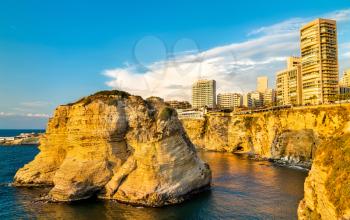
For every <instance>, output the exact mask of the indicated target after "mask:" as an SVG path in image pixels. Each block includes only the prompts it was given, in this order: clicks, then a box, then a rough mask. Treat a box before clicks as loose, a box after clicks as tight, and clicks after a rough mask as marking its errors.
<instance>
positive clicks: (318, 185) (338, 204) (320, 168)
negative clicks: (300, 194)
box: [298, 124, 350, 220]
mask: <svg viewBox="0 0 350 220" xmlns="http://www.w3.org/2000/svg"><path fill="white" fill-rule="evenodd" d="M304 192H305V193H304V199H303V200H302V201H301V202H300V204H299V208H298V217H299V219H300V220H318V219H324V220H336V219H350V124H348V125H346V127H344V129H343V130H342V131H339V133H337V134H336V135H334V137H333V138H329V139H328V140H327V141H325V142H323V143H322V144H321V145H320V146H319V147H318V149H317V151H316V156H315V160H314V162H313V164H312V168H311V170H310V172H309V175H308V177H307V178H306V181H305V183H304Z"/></svg>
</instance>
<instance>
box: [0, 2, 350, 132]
mask: <svg viewBox="0 0 350 220" xmlns="http://www.w3.org/2000/svg"><path fill="white" fill-rule="evenodd" d="M317 17H332V18H335V19H337V20H338V19H339V21H338V34H339V37H338V39H339V45H340V46H341V48H340V50H339V60H340V67H341V70H342V69H344V68H349V67H350V64H349V60H350V44H349V42H350V25H349V23H350V20H349V19H350V4H349V1H348V0H337V1H332V2H331V4H330V2H329V0H328V1H326V0H309V1H305V0H304V1H301V0H295V1H293V4H285V3H284V2H283V1H277V0H276V1H239V2H238V1H215V3H214V2H213V1H147V2H141V1H140V2H138V1H80V0H79V1H78V0H75V1H65V0H61V1H34V0H26V1H24V0H17V1H13V0H0V100H1V102H0V128H43V127H45V124H46V121H47V118H48V117H49V116H50V115H52V113H53V110H54V109H55V107H56V106H57V105H59V104H63V103H67V102H71V101H74V100H76V99H78V98H79V97H81V96H85V95H88V94H90V93H93V92H95V91H98V90H103V89H111V88H117V89H124V90H127V91H129V92H131V93H135V94H139V95H142V96H144V97H147V96H149V95H158V96H162V97H164V98H166V99H175V98H176V99H189V94H190V84H191V80H194V79H197V78H203V77H204V78H215V79H217V81H218V89H219V92H220V91H239V92H246V91H249V90H252V89H254V86H255V77H256V76H258V75H268V76H269V79H270V85H271V86H273V81H274V78H273V77H274V74H275V72H276V71H277V70H280V69H283V68H284V66H285V64H284V63H285V61H284V60H285V57H286V56H290V55H298V54H299V48H298V46H299V45H298V29H299V28H300V26H301V25H302V24H304V23H306V22H308V21H310V20H312V19H314V18H317ZM348 39H349V40H348Z"/></svg>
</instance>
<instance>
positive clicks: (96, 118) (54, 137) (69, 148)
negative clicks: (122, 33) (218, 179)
mask: <svg viewBox="0 0 350 220" xmlns="http://www.w3.org/2000/svg"><path fill="white" fill-rule="evenodd" d="M39 149H40V153H39V154H38V155H37V156H36V157H35V159H34V160H33V161H32V162H30V163H29V164H27V165H25V166H24V167H23V168H21V169H19V170H18V172H17V173H16V175H15V177H14V185H15V186H27V185H36V186H41V185H48V186H53V187H52V189H51V191H50V193H49V195H48V197H49V198H50V199H53V200H58V201H74V200H80V199H85V198H88V197H91V196H94V195H98V196H99V197H101V198H107V199H115V200H118V201H121V202H126V203H132V204H141V205H145V206H162V205H167V204H173V203H178V202H181V201H183V200H184V199H186V198H187V197H188V195H190V194H191V193H195V192H198V191H200V190H202V189H205V188H206V187H208V186H209V185H210V181H211V172H210V169H209V166H208V165H207V164H205V163H204V162H202V161H201V160H200V159H199V158H198V157H197V155H196V151H195V148H194V146H193V144H192V142H191V141H190V140H189V138H188V136H187V135H186V133H185V131H184V129H183V127H182V124H181V122H180V121H179V120H178V119H177V115H176V111H175V110H173V109H172V108H169V107H166V106H165V104H164V103H163V102H162V101H161V100H160V99H158V98H150V99H148V100H143V99H142V98H141V97H139V96H132V95H129V94H128V93H125V92H121V91H103V92H99V93H96V94H94V95H91V96H88V97H85V98H83V99H81V100H79V101H77V102H76V103H72V104H68V105H62V106H59V107H58V108H57V109H56V111H55V114H54V117H53V118H51V119H50V120H49V123H48V126H47V130H46V134H45V135H43V137H42V138H41V140H40V146H39Z"/></svg>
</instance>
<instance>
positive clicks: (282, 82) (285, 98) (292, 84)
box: [276, 57, 302, 105]
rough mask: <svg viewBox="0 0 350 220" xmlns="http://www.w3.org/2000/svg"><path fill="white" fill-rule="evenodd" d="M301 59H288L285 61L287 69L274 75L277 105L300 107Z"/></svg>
mask: <svg viewBox="0 0 350 220" xmlns="http://www.w3.org/2000/svg"><path fill="white" fill-rule="evenodd" d="M300 61H301V59H300V58H299V57H289V58H288V59H287V69H285V70H281V71H279V72H277V74H276V93H277V94H276V95H277V103H278V104H279V105H301V104H302V88H301V85H302V83H301V64H300Z"/></svg>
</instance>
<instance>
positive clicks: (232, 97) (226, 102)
mask: <svg viewBox="0 0 350 220" xmlns="http://www.w3.org/2000/svg"><path fill="white" fill-rule="evenodd" d="M242 104H243V97H242V95H241V94H238V93H220V94H218V97H217V105H218V107H219V108H234V107H240V106H242Z"/></svg>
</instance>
